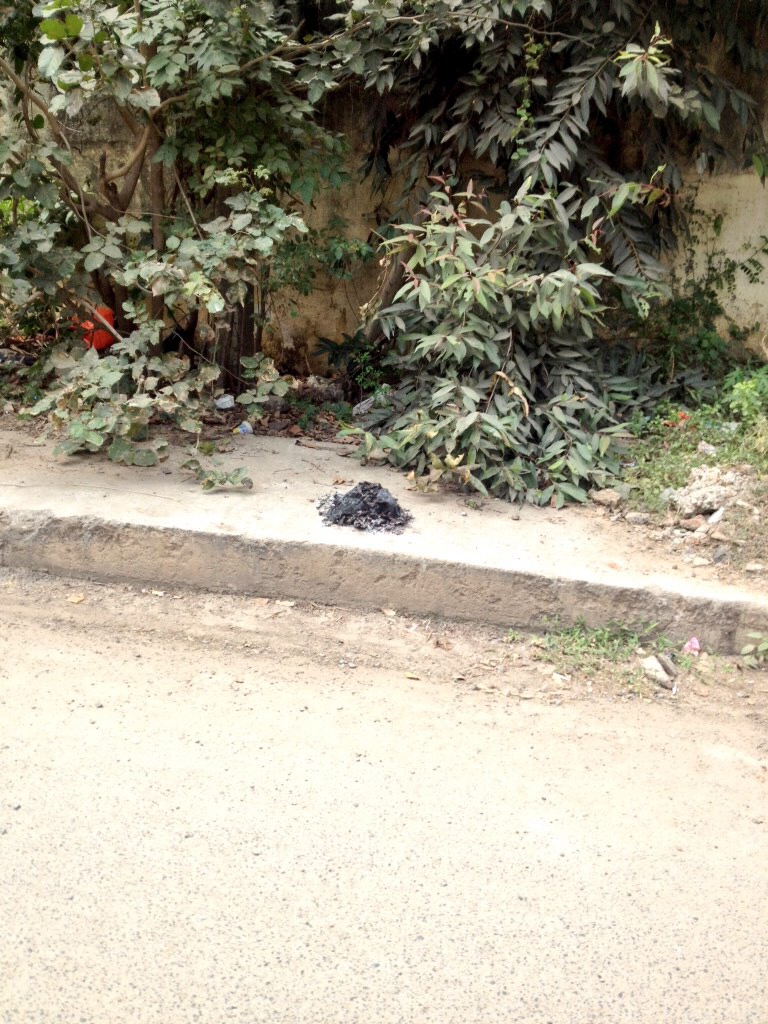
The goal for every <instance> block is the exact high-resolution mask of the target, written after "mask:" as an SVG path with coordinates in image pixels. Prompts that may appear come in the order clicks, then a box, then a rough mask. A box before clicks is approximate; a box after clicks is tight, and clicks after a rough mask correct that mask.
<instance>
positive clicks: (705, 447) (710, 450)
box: [696, 441, 717, 455]
mask: <svg viewBox="0 0 768 1024" xmlns="http://www.w3.org/2000/svg"><path fill="white" fill-rule="evenodd" d="M696 451H697V452H701V454H702V455H717V448H715V446H714V445H713V444H709V442H708V441H700V442H699V444H698V446H697V448H696Z"/></svg>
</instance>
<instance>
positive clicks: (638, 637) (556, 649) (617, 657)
mask: <svg viewBox="0 0 768 1024" xmlns="http://www.w3.org/2000/svg"><path fill="white" fill-rule="evenodd" d="M536 646H537V647H538V648H539V650H540V651H541V654H542V657H543V658H544V659H546V660H547V661H549V662H551V663H552V665H553V666H554V667H555V668H556V669H558V670H565V671H567V672H573V671H578V672H597V671H598V670H599V669H601V668H603V667H604V666H605V664H606V663H610V664H614V665H616V664H620V663H623V662H627V661H629V660H630V659H631V658H633V657H635V656H636V654H637V650H638V648H640V647H642V648H643V649H644V650H646V651H648V652H650V653H654V652H659V651H664V650H668V649H669V648H670V647H671V646H672V645H671V644H670V643H669V641H668V640H666V638H665V637H663V636H660V635H659V634H658V632H657V630H656V626H646V627H643V628H641V629H635V628H631V627H629V626H625V625H623V624H622V623H620V622H609V623H608V624H607V625H606V626H597V627H590V626H587V625H586V624H585V623H584V620H583V619H579V620H578V621H577V622H576V624H575V625H573V626H567V627H565V628H562V629H557V630H554V631H552V632H550V633H547V634H545V635H544V636H543V637H541V638H540V639H539V640H538V641H537V643H536Z"/></svg>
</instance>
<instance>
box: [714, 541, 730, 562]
mask: <svg viewBox="0 0 768 1024" xmlns="http://www.w3.org/2000/svg"><path fill="white" fill-rule="evenodd" d="M730 557H731V552H730V551H729V550H728V548H727V547H725V546H721V547H719V548H717V549H716V551H715V553H714V554H713V555H712V561H713V562H714V563H715V565H719V564H720V563H721V562H727V561H728V560H729V559H730Z"/></svg>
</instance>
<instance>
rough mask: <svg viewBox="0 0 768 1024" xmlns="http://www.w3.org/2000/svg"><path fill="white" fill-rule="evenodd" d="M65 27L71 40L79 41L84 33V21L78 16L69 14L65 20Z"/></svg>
mask: <svg viewBox="0 0 768 1024" xmlns="http://www.w3.org/2000/svg"><path fill="white" fill-rule="evenodd" d="M64 25H65V28H66V30H67V35H68V36H69V38H70V39H77V38H78V36H79V35H80V33H81V32H82V31H83V25H84V22H83V19H82V18H81V17H80V16H79V15H77V14H67V16H66V17H65V19H64Z"/></svg>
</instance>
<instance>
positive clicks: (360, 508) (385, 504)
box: [317, 480, 413, 533]
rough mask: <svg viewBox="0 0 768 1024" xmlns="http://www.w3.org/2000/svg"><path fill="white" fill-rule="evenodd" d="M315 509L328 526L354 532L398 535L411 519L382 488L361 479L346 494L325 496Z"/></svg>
mask: <svg viewBox="0 0 768 1024" xmlns="http://www.w3.org/2000/svg"><path fill="white" fill-rule="evenodd" d="M317 507H318V511H319V513H320V515H321V516H322V518H323V522H324V523H327V524H328V525H329V526H354V527H355V529H356V530H387V531H388V532H389V533H402V532H403V530H404V529H405V527H406V526H407V525H408V523H410V521H411V519H413V516H412V515H411V513H410V512H407V511H406V510H405V509H404V508H402V507H401V505H400V504H399V502H398V501H397V499H396V498H395V497H393V496H392V495H391V494H390V493H389V491H388V490H387V489H386V488H385V487H381V486H380V485H379V484H372V483H369V482H368V481H365V480H364V481H363V482H362V483H359V484H357V485H356V486H355V487H353V488H352V490H351V491H347V492H346V494H329V495H327V497H325V498H322V499H321V500H320V502H319V503H318V506H317Z"/></svg>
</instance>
